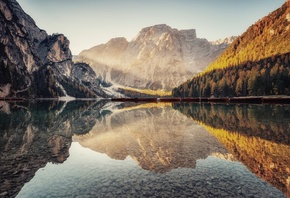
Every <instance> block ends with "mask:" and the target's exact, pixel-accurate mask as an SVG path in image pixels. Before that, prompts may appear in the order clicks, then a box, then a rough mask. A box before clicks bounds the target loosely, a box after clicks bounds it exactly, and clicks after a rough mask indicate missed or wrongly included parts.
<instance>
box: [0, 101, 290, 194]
mask: <svg viewBox="0 0 290 198" xmlns="http://www.w3.org/2000/svg"><path fill="white" fill-rule="evenodd" d="M0 106H1V112H0V118H1V121H0V128H1V133H0V138H1V139H0V141H1V142H0V143H1V144H0V145H1V146H0V152H1V165H0V170H1V173H0V174H1V182H0V186H1V187H0V197H1V196H2V197H15V196H17V197H286V196H287V195H288V196H289V191H290V190H289V189H290V187H289V183H290V173H289V171H290V169H289V168H290V167H289V165H290V160H289V153H290V147H289V145H290V144H289V142H290V141H289V137H290V135H289V133H290V130H289V128H290V124H289V123H290V122H289V121H290V118H289V116H287V115H289V109H290V106H288V105H284V106H280V105H225V104H196V103H175V104H171V103H157V104H155V103H149V104H139V103H132V104H131V103H109V102H106V101H89V102H88V101H87V102H86V101H74V102H69V103H66V102H60V101H59V102H56V101H38V102H34V103H24V102H22V103H10V104H8V103H5V102H1V105H0Z"/></svg>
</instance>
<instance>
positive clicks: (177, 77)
mask: <svg viewBox="0 0 290 198" xmlns="http://www.w3.org/2000/svg"><path fill="white" fill-rule="evenodd" d="M231 41H232V40H231V39H228V43H230V42H231ZM228 43H226V42H219V43H214V42H209V41H207V40H206V39H201V38H197V36H196V31H195V30H194V29H192V30H177V29H173V28H171V27H169V26H167V25H164V24H161V25H155V26H152V27H147V28H144V29H142V30H141V31H140V32H139V34H138V35H137V36H136V37H135V38H134V39H133V40H132V41H130V42H128V41H127V40H126V39H125V38H114V39H112V40H110V41H109V42H108V43H106V44H102V45H98V46H95V47H93V48H91V49H89V50H85V51H83V52H81V53H80V54H79V57H78V59H79V61H83V62H86V63H88V64H90V65H91V66H92V67H93V69H94V70H95V71H96V73H97V75H98V76H99V77H101V78H102V79H104V80H105V81H108V82H112V83H115V84H120V85H123V86H129V87H134V88H147V89H167V90H170V89H171V88H173V87H174V86H176V85H178V84H179V83H181V82H184V81H185V80H187V79H189V78H191V77H192V76H193V75H194V74H196V73H198V72H201V71H202V70H203V69H204V68H205V67H206V66H207V65H208V64H209V63H211V62H212V61H213V60H215V59H216V58H217V57H218V56H219V55H220V53H221V52H223V51H224V49H225V48H226V47H227V46H228Z"/></svg>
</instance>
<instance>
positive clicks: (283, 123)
mask: <svg viewBox="0 0 290 198" xmlns="http://www.w3.org/2000/svg"><path fill="white" fill-rule="evenodd" d="M173 108H174V109H178V110H179V111H181V112H182V113H184V114H185V115H187V116H190V117H192V118H193V120H194V121H196V122H199V124H201V125H202V126H204V127H205V128H206V129H207V130H208V131H209V132H210V133H211V134H212V135H214V136H215V137H216V138H217V139H218V140H219V141H220V142H221V143H222V144H223V145H224V146H225V147H226V148H227V149H228V150H229V151H230V152H231V153H232V154H233V155H234V157H235V158H236V159H237V160H239V161H240V162H242V163H243V164H245V165H246V166H247V167H248V168H249V169H250V170H251V171H252V172H253V173H255V174H256V175H257V176H259V177H261V178H263V179H264V180H266V181H268V182H270V183H271V184H272V185H274V186H275V187H277V188H278V189H280V190H281V191H282V192H284V194H286V195H287V196H288V197H289V196H290V154H289V153H290V105H249V104H243V105H232V104H230V105H224V104H206V103H205V104H194V103H179V104H174V105H173Z"/></svg>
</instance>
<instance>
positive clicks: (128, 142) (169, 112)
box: [75, 103, 230, 173]
mask: <svg viewBox="0 0 290 198" xmlns="http://www.w3.org/2000/svg"><path fill="white" fill-rule="evenodd" d="M75 138H76V139H77V141H78V142H79V143H80V144H81V145H82V146H84V147H88V148H90V149H92V150H94V151H97V152H99V153H105V154H107V155H108V156H110V157H111V158H113V159H117V160H123V159H125V158H126V157H127V156H130V157H131V158H133V159H134V160H135V161H136V162H137V163H138V164H139V166H140V167H142V168H143V169H145V170H151V171H154V172H158V173H164V172H168V171H170V170H171V169H175V168H179V167H182V168H194V167H195V164H196V160H197V159H205V158H207V157H208V156H209V155H211V154H214V153H219V154H220V155H224V156H225V157H228V156H229V154H228V152H227V150H226V149H225V148H224V147H223V146H222V145H221V144H220V143H219V142H218V141H217V139H216V138H214V136H212V135H210V134H209V133H208V132H207V131H206V130H204V129H203V128H202V127H200V126H199V125H197V124H194V123H193V122H192V120H190V119H188V118H187V117H186V116H184V115H182V114H181V113H180V112H178V111H175V110H174V109H172V108H171V103H170V104H166V103H165V104H164V103H159V104H157V105H155V106H154V105H153V104H147V105H140V106H138V108H135V109H132V108H125V109H123V110H121V111H119V112H116V113H114V114H112V115H109V116H106V117H103V119H102V120H99V121H98V123H97V124H96V125H95V127H94V128H93V129H92V130H91V131H90V133H88V134H86V135H83V136H76V137H75ZM229 157H230V156H229Z"/></svg>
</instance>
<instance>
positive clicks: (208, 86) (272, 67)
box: [172, 0, 290, 97]
mask: <svg viewBox="0 0 290 198" xmlns="http://www.w3.org/2000/svg"><path fill="white" fill-rule="evenodd" d="M289 44H290V1H289V0H288V1H287V2H286V3H285V4H283V5H282V6H281V7H280V8H279V9H277V10H275V11H273V12H272V13H270V14H269V15H268V16H266V17H264V18H263V19H261V20H259V21H258V22H256V23H255V24H254V25H252V26H251V27H249V28H248V30H247V31H246V32H245V33H243V34H242V35H241V36H240V37H238V38H237V39H236V40H235V41H234V42H233V43H232V44H231V45H230V46H229V47H228V48H227V49H226V50H225V51H224V52H223V53H222V55H221V56H220V57H219V58H217V60H216V61H214V62H213V63H212V64H210V65H209V67H207V69H206V70H205V71H204V72H202V73H200V74H199V75H197V76H195V77H194V78H193V79H192V80H189V81H187V82H185V83H183V84H181V85H180V86H178V87H176V88H175V89H173V91H172V93H173V95H174V96H181V97H200V96H202V97H210V96H215V97H227V96H230V97H233V96H257V95H289V94H290V61H289V57H290V45H289Z"/></svg>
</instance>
